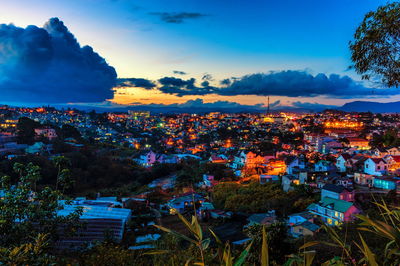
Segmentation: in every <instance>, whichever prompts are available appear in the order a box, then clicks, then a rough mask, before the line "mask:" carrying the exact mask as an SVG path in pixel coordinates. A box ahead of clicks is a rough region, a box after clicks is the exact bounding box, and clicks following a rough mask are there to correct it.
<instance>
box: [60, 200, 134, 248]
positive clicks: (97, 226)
mask: <svg viewBox="0 0 400 266" xmlns="http://www.w3.org/2000/svg"><path fill="white" fill-rule="evenodd" d="M60 204H61V206H62V207H63V208H62V209H61V210H59V211H58V212H57V215H58V216H67V215H70V214H71V213H73V212H75V211H76V210H77V209H78V208H82V215H81V216H80V217H79V221H80V223H81V227H80V228H78V231H77V232H76V233H75V234H74V235H67V234H64V230H63V228H64V226H61V228H60V240H59V241H58V242H57V244H56V246H57V248H60V249H65V248H79V247H82V246H84V245H88V244H93V243H94V242H97V241H104V240H105V239H112V240H113V241H116V242H121V241H122V238H123V235H124V231H125V225H126V223H127V222H128V221H129V220H130V218H131V210H129V209H123V208H113V207H111V206H113V205H112V204H110V203H108V202H106V201H96V200H94V201H86V200H75V201H73V202H72V204H70V205H69V204H65V201H60ZM65 226H66V225H65Z"/></svg>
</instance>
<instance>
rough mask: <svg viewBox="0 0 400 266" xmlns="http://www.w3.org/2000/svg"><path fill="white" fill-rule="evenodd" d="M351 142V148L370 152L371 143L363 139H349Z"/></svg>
mask: <svg viewBox="0 0 400 266" xmlns="http://www.w3.org/2000/svg"><path fill="white" fill-rule="evenodd" d="M347 139H348V140H349V147H351V148H356V149H358V150H369V149H370V148H371V147H370V146H369V141H368V140H366V139H362V138H347Z"/></svg>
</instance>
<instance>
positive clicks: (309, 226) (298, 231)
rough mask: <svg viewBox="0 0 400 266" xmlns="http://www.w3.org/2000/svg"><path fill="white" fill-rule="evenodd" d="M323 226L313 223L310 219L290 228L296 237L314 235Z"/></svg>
mask: <svg viewBox="0 0 400 266" xmlns="http://www.w3.org/2000/svg"><path fill="white" fill-rule="evenodd" d="M320 228H321V227H320V226H318V225H316V224H314V223H311V222H309V221H305V222H303V223H301V224H296V225H293V226H292V227H291V228H290V230H291V231H290V234H291V235H292V236H294V237H304V236H313V235H315V233H316V232H318V230H319V229H320Z"/></svg>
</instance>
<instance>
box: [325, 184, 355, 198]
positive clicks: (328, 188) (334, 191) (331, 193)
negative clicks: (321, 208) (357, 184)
mask: <svg viewBox="0 0 400 266" xmlns="http://www.w3.org/2000/svg"><path fill="white" fill-rule="evenodd" d="M324 197H330V198H334V199H341V200H345V201H354V190H351V189H347V188H345V187H344V186H338V185H333V184H326V185H325V186H324V187H323V188H322V190H321V198H324Z"/></svg>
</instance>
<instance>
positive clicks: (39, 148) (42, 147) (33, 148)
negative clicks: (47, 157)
mask: <svg viewBox="0 0 400 266" xmlns="http://www.w3.org/2000/svg"><path fill="white" fill-rule="evenodd" d="M51 150H52V145H51V144H49V145H46V144H44V143H43V142H35V143H34V144H32V145H30V146H28V147H27V148H26V149H25V152H26V153H29V154H39V153H42V152H45V153H50V152H51Z"/></svg>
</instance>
